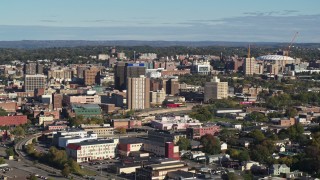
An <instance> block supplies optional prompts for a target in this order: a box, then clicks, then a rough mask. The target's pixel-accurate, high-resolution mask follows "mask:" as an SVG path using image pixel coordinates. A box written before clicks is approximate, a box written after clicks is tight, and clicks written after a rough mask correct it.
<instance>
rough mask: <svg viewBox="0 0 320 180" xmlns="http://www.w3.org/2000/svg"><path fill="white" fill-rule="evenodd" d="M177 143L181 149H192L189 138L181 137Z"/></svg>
mask: <svg viewBox="0 0 320 180" xmlns="http://www.w3.org/2000/svg"><path fill="white" fill-rule="evenodd" d="M177 145H178V146H179V150H180V151H181V150H189V149H191V142H190V140H189V139H187V138H185V137H181V138H179V141H178V142H177Z"/></svg>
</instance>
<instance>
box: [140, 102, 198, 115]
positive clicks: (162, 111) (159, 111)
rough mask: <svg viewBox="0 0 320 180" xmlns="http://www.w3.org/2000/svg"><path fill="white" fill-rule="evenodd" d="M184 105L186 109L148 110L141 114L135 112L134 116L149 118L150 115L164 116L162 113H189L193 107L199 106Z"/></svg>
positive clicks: (192, 104) (193, 104)
mask: <svg viewBox="0 0 320 180" xmlns="http://www.w3.org/2000/svg"><path fill="white" fill-rule="evenodd" d="M186 105H187V107H178V108H161V109H159V108H157V109H149V110H145V111H142V112H137V113H136V115H137V116H149V115H150V114H164V113H174V112H180V111H191V110H192V108H193V106H196V105H199V103H189V104H186Z"/></svg>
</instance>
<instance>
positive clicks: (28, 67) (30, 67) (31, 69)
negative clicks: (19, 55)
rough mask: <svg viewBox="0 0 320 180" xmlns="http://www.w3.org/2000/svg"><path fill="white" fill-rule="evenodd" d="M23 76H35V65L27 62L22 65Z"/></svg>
mask: <svg viewBox="0 0 320 180" xmlns="http://www.w3.org/2000/svg"><path fill="white" fill-rule="evenodd" d="M24 74H31V75H34V74H37V63H35V62H28V63H26V64H24Z"/></svg>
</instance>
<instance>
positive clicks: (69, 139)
mask: <svg viewBox="0 0 320 180" xmlns="http://www.w3.org/2000/svg"><path fill="white" fill-rule="evenodd" d="M97 138H98V135H97V134H88V135H87V136H85V137H80V136H76V137H74V136H64V137H59V140H58V146H59V147H62V148H66V147H67V146H68V144H70V143H80V142H82V141H87V140H95V139H97Z"/></svg>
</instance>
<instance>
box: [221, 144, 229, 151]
mask: <svg viewBox="0 0 320 180" xmlns="http://www.w3.org/2000/svg"><path fill="white" fill-rule="evenodd" d="M227 149H228V145H227V143H222V144H221V151H225V150H227Z"/></svg>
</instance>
